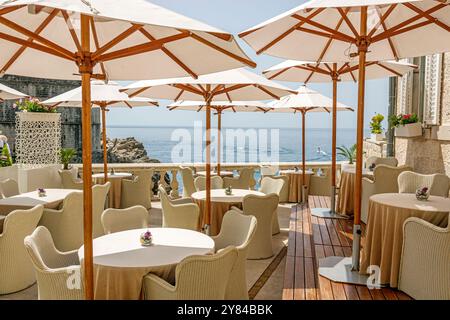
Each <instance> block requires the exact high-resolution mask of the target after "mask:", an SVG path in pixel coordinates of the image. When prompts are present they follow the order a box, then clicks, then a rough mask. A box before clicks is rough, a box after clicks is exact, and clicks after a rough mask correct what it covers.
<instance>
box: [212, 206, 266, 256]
mask: <svg viewBox="0 0 450 320" xmlns="http://www.w3.org/2000/svg"><path fill="white" fill-rule="evenodd" d="M256 228H257V220H256V218H255V217H254V216H251V215H245V214H241V213H239V212H237V211H234V210H230V211H228V212H227V213H226V214H225V215H224V216H223V220H222V226H221V229H220V233H219V235H218V236H217V237H216V240H215V242H216V250H219V249H223V248H226V247H228V246H235V247H236V248H237V249H245V248H246V247H247V246H248V244H249V243H250V241H251V240H252V238H253V236H254V234H255V232H256Z"/></svg>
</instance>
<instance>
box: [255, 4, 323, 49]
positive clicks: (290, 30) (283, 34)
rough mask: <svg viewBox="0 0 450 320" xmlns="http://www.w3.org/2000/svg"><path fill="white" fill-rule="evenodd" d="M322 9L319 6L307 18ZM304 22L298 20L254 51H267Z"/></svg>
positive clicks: (312, 16)
mask: <svg viewBox="0 0 450 320" xmlns="http://www.w3.org/2000/svg"><path fill="white" fill-rule="evenodd" d="M323 10H324V8H319V9H317V10H315V11H314V12H313V13H312V14H310V15H309V16H308V17H307V18H310V19H312V18H314V17H315V16H316V15H318V14H319V13H321V12H322V11H323ZM304 24H305V22H299V23H297V24H296V25H294V26H292V27H290V28H289V29H288V30H287V31H285V32H283V33H282V34H280V35H279V36H278V37H276V38H275V39H273V40H272V41H270V42H269V43H268V44H266V45H265V46H264V47H262V48H261V49H259V50H258V51H256V54H258V55H259V54H261V53H263V52H264V51H267V50H268V49H270V48H271V47H273V46H274V45H275V44H277V43H278V42H280V41H281V40H283V39H284V38H286V37H287V36H288V35H290V34H291V33H292V32H294V31H295V30H296V29H297V28H299V27H301V26H302V25H304Z"/></svg>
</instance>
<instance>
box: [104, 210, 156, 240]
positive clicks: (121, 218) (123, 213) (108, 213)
mask: <svg viewBox="0 0 450 320" xmlns="http://www.w3.org/2000/svg"><path fill="white" fill-rule="evenodd" d="M101 221H102V225H103V230H104V232H105V234H111V233H115V232H120V231H126V230H134V229H142V228H147V227H148V225H149V223H148V221H149V214H148V211H147V209H146V208H144V207H143V206H135V207H131V208H127V209H107V210H105V211H104V212H103V213H102V218H101Z"/></svg>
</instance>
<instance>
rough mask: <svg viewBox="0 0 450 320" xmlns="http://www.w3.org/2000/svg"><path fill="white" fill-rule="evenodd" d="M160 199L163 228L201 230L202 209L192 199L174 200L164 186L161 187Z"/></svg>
mask: <svg viewBox="0 0 450 320" xmlns="http://www.w3.org/2000/svg"><path fill="white" fill-rule="evenodd" d="M159 198H160V199H161V206H162V214H163V223H162V226H163V228H180V229H189V230H195V231H197V230H198V229H199V218H200V209H199V207H198V206H197V205H196V204H195V203H193V202H192V200H191V199H190V198H182V199H177V200H172V199H170V197H169V195H168V194H167V192H166V190H165V189H164V188H163V187H162V186H160V187H159Z"/></svg>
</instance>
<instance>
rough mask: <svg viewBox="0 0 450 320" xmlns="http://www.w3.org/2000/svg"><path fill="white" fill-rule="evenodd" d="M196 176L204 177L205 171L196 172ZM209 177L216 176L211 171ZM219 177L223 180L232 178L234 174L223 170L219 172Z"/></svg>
mask: <svg viewBox="0 0 450 320" xmlns="http://www.w3.org/2000/svg"><path fill="white" fill-rule="evenodd" d="M197 175H198V176H201V177H206V171H200V172H197ZM211 176H217V172H213V171H211ZM220 176H221V177H222V178H223V177H233V176H234V173H233V171H223V170H220Z"/></svg>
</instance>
